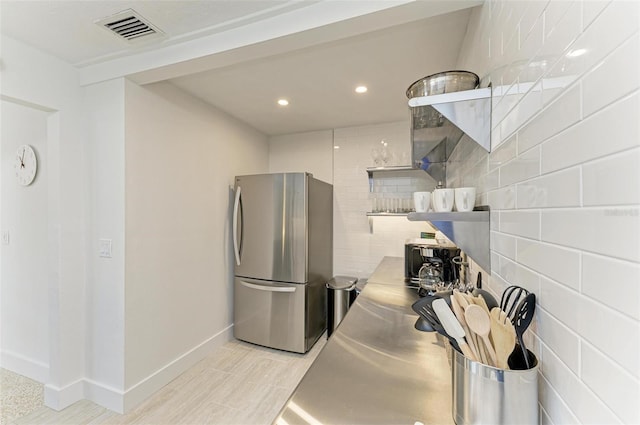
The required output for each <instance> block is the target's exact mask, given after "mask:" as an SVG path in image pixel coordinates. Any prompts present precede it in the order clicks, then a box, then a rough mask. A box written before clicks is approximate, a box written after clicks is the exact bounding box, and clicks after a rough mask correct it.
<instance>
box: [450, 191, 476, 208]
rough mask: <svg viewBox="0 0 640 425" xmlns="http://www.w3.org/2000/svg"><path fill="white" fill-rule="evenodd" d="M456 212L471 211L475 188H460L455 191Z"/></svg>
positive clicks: (473, 203)
mask: <svg viewBox="0 0 640 425" xmlns="http://www.w3.org/2000/svg"><path fill="white" fill-rule="evenodd" d="M455 198H456V211H461V212H464V211H473V207H475V205H476V188H475V187H460V188H457V189H455Z"/></svg>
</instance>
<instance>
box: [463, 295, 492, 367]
mask: <svg viewBox="0 0 640 425" xmlns="http://www.w3.org/2000/svg"><path fill="white" fill-rule="evenodd" d="M464 317H465V319H466V320H467V326H469V329H471V330H472V331H473V332H475V333H477V334H478V335H480V337H481V338H482V340H483V341H484V345H485V347H486V348H487V351H488V352H489V357H490V362H489V366H495V365H496V352H495V350H494V349H493V345H492V344H491V340H490V339H489V332H491V318H490V317H489V315H488V314H487V312H486V311H484V309H483V308H482V307H480V306H479V305H475V304H474V305H470V306H469V307H467V309H466V310H465V311H464Z"/></svg>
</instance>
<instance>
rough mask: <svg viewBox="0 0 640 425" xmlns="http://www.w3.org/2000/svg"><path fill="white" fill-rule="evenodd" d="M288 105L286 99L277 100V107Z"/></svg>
mask: <svg viewBox="0 0 640 425" xmlns="http://www.w3.org/2000/svg"><path fill="white" fill-rule="evenodd" d="M288 104H289V101H288V100H287V99H278V105H280V106H287V105H288Z"/></svg>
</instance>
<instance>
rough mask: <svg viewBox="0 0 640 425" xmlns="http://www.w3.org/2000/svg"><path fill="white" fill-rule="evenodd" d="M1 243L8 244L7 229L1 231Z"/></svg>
mask: <svg viewBox="0 0 640 425" xmlns="http://www.w3.org/2000/svg"><path fill="white" fill-rule="evenodd" d="M2 245H9V231H8V230H3V231H2Z"/></svg>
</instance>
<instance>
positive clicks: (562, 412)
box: [538, 376, 580, 425]
mask: <svg viewBox="0 0 640 425" xmlns="http://www.w3.org/2000/svg"><path fill="white" fill-rule="evenodd" d="M538 387H539V395H538V401H539V402H540V404H541V405H542V410H543V413H544V414H546V415H547V416H548V418H546V417H545V416H544V414H543V415H542V417H541V422H542V424H543V425H544V424H554V425H555V424H557V425H560V424H562V425H570V424H579V423H580V421H579V420H578V418H576V417H575V416H574V414H573V412H571V409H569V406H567V405H566V404H565V402H564V401H562V398H561V397H560V395H559V394H558V393H557V392H556V390H555V389H554V388H553V387H552V386H551V384H550V383H549V381H547V380H546V379H545V378H544V376H540V377H539V378H538ZM549 421H550V422H549Z"/></svg>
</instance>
